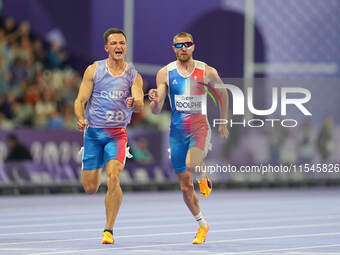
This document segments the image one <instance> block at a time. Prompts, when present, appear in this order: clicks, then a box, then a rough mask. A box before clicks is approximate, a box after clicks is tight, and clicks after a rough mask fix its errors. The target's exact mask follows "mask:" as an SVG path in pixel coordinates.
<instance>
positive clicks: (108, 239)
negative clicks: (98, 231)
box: [102, 231, 114, 244]
mask: <svg viewBox="0 0 340 255" xmlns="http://www.w3.org/2000/svg"><path fill="white" fill-rule="evenodd" d="M102 244H114V240H113V235H112V234H111V233H110V232H109V231H104V232H103V240H102Z"/></svg>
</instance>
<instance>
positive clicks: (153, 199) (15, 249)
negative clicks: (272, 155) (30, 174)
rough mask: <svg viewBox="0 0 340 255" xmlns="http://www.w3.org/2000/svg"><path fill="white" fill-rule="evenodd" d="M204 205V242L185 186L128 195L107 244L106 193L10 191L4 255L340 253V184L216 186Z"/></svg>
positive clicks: (5, 202)
mask: <svg viewBox="0 0 340 255" xmlns="http://www.w3.org/2000/svg"><path fill="white" fill-rule="evenodd" d="M201 208H202V211H203V213H204V215H205V217H206V218H207V220H208V221H209V224H210V232H209V234H208V236H207V241H206V244H205V245H201V246H198V245H192V244H191V241H192V239H193V237H194V235H195V232H196V228H197V226H196V223H195V222H194V220H193V217H192V216H191V215H190V213H189V211H188V210H187V208H186V207H185V205H184V202H183V201H182V195H181V193H180V192H159V193H153V192H147V193H126V194H124V198H123V204H122V207H121V210H120V213H119V215H118V218H117V222H116V226H115V231H114V232H115V242H116V243H115V244H114V245H102V244H101V243H100V241H101V231H102V230H103V226H104V223H105V222H104V220H105V218H104V194H97V195H92V196H89V195H84V194H78V195H45V196H8V197H6V196H3V197H1V198H0V254H1V255H22V254H25V255H27V254H29V255H49V254H72V255H74V254H84V255H85V254H91V255H96V254H98V255H101V254H103V255H104V254H129V255H130V254H139V255H140V254H161V255H167V254H169V255H170V254H171V255H173V254H202V255H212V254H214V255H217V254H218V255H222V254H225V255H228V254H235V255H237V254H265V255H269V254H273V255H277V254H286V255H316V254H317V255H334V254H340V196H339V189H326V188H325V189H312V190H309V189H300V190H299V189H291V190H288V189H273V190H263V191H262V190H231V191H213V193H212V195H211V196H210V197H209V198H208V199H201Z"/></svg>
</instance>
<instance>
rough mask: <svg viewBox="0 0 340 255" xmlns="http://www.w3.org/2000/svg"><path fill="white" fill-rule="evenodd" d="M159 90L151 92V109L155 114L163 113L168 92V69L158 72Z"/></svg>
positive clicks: (164, 68)
mask: <svg viewBox="0 0 340 255" xmlns="http://www.w3.org/2000/svg"><path fill="white" fill-rule="evenodd" d="M156 83H157V89H151V90H150V91H149V98H150V99H151V101H152V102H151V103H150V107H151V111H152V113H153V114H158V113H160V112H161V110H162V108H163V105H164V101H165V97H166V94H167V90H168V70H167V67H166V66H165V67H163V68H162V69H161V70H159V71H158V73H157V77H156Z"/></svg>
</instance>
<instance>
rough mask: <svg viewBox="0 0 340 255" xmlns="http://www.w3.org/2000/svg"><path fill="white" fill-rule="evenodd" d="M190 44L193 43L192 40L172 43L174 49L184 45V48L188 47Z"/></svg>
mask: <svg viewBox="0 0 340 255" xmlns="http://www.w3.org/2000/svg"><path fill="white" fill-rule="evenodd" d="M192 45H194V43H193V42H183V43H174V46H175V48H176V49H182V48H183V46H184V47H185V48H189V47H191V46H192Z"/></svg>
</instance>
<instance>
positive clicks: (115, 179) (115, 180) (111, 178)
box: [106, 173, 120, 191]
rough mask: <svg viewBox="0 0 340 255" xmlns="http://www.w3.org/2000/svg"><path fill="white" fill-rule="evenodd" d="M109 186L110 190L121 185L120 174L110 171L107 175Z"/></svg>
mask: <svg viewBox="0 0 340 255" xmlns="http://www.w3.org/2000/svg"><path fill="white" fill-rule="evenodd" d="M106 182H107V188H108V190H110V191H113V190H115V189H116V188H117V187H118V186H119V185H120V182H119V175H118V174H114V173H110V174H108V175H107V181H106Z"/></svg>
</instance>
